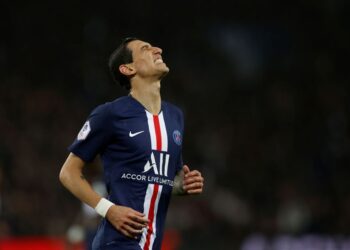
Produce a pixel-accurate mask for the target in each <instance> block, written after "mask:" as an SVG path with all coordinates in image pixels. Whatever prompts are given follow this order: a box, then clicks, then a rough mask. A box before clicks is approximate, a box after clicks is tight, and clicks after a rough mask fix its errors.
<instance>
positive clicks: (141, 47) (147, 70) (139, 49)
mask: <svg viewBox="0 0 350 250" xmlns="http://www.w3.org/2000/svg"><path fill="white" fill-rule="evenodd" d="M127 46H128V48H129V49H130V50H131V51H132V57H133V62H132V63H131V64H132V65H133V67H134V69H135V70H136V75H139V76H141V77H157V78H158V79H161V78H162V77H163V76H165V75H166V74H167V73H168V72H169V68H168V67H167V65H166V64H165V63H164V62H163V59H162V49H160V48H158V47H153V46H152V45H151V44H149V43H147V42H144V41H141V40H135V41H131V42H130V43H129V44H128V45H127Z"/></svg>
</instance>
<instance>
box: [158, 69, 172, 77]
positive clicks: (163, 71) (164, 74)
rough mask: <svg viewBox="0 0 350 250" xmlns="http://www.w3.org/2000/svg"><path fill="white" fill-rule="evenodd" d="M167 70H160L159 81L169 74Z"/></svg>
mask: <svg viewBox="0 0 350 250" xmlns="http://www.w3.org/2000/svg"><path fill="white" fill-rule="evenodd" d="M169 71H170V70H169V68H168V67H165V69H164V70H162V72H161V74H160V79H163V77H164V76H166V75H167V74H168V73H169Z"/></svg>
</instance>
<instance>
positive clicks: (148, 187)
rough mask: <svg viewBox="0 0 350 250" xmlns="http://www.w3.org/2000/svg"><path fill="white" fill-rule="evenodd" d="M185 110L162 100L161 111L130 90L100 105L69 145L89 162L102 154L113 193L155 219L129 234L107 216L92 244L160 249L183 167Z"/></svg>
mask: <svg viewBox="0 0 350 250" xmlns="http://www.w3.org/2000/svg"><path fill="white" fill-rule="evenodd" d="M183 128H184V126H183V115H182V112H181V111H180V109H178V108H177V107H175V106H174V105H171V104H169V103H166V102H162V105H161V111H160V113H159V114H158V115H153V114H151V113H149V112H148V111H147V110H146V109H145V108H144V107H143V106H142V105H141V104H140V103H139V102H138V101H137V100H135V99H134V98H133V97H131V96H125V97H121V98H118V99H116V100H115V101H113V102H109V103H106V104H103V105H100V106H98V107H97V108H96V109H95V110H94V111H93V112H92V113H91V114H90V116H89V118H88V120H87V121H86V123H85V124H84V126H83V128H82V129H81V131H80V132H79V134H78V136H77V139H76V140H75V141H74V143H73V144H72V145H71V146H70V147H69V151H71V152H72V153H74V154H75V155H77V156H78V157H80V158H81V159H82V160H83V161H85V162H91V161H92V160H93V159H94V158H95V157H96V156H97V155H100V157H101V159H102V163H103V169H104V180H105V183H106V186H107V191H108V199H109V200H110V201H112V202H113V203H115V204H117V205H122V206H127V207H130V208H132V209H135V210H137V211H139V212H141V213H144V214H146V216H147V217H148V219H149V221H150V223H149V225H148V229H144V231H143V233H142V235H140V236H139V237H138V238H137V239H130V238H127V237H125V236H124V235H122V234H121V233H120V232H119V231H117V230H116V229H115V228H114V227H113V225H112V224H110V223H109V222H108V220H106V219H103V220H102V222H101V225H100V227H99V229H98V231H97V234H96V236H95V239H94V243H93V249H96V250H97V249H120V250H124V249H127V250H140V249H142V250H159V249H160V248H161V242H162V237H163V231H164V224H165V217H166V213H167V209H168V204H169V201H170V196H171V192H172V187H173V184H174V177H175V175H176V173H177V172H178V171H179V170H180V169H181V168H182V157H181V148H182V135H183Z"/></svg>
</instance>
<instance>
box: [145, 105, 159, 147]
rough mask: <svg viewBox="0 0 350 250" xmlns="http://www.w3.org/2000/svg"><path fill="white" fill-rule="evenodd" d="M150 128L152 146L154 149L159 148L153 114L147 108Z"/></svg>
mask: <svg viewBox="0 0 350 250" xmlns="http://www.w3.org/2000/svg"><path fill="white" fill-rule="evenodd" d="M146 115H147V121H148V129H149V134H150V136H151V148H152V150H157V138H156V129H155V128H154V122H153V115H152V114H151V113H150V112H148V111H147V110H146Z"/></svg>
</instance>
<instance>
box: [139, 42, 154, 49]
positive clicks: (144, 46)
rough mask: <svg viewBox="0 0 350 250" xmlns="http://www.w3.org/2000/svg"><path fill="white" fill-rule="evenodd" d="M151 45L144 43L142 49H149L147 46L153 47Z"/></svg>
mask: <svg viewBox="0 0 350 250" xmlns="http://www.w3.org/2000/svg"><path fill="white" fill-rule="evenodd" d="M151 46H152V45H151V44H149V43H146V44H144V45H142V46H141V48H140V49H141V50H144V49H147V48H149V47H151Z"/></svg>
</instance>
